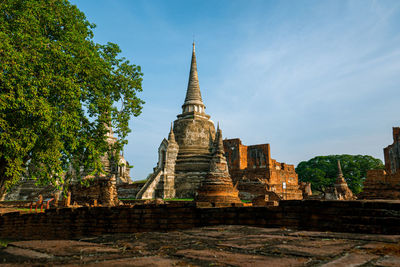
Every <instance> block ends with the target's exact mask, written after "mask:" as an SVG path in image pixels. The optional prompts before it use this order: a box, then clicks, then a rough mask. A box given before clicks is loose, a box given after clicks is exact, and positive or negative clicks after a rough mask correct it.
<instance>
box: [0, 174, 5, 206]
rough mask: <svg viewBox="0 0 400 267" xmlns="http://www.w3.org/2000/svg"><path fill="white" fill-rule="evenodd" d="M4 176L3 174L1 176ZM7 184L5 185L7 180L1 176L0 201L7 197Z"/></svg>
mask: <svg viewBox="0 0 400 267" xmlns="http://www.w3.org/2000/svg"><path fill="white" fill-rule="evenodd" d="M1 177H3V176H1ZM6 193H7V192H6V185H5V180H3V179H2V178H0V201H4V198H5V197H6Z"/></svg>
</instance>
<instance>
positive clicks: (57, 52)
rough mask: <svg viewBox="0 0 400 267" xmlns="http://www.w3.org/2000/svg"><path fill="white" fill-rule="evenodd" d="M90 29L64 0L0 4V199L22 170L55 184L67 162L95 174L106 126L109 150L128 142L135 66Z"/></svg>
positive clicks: (136, 107)
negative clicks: (111, 142)
mask: <svg viewBox="0 0 400 267" xmlns="http://www.w3.org/2000/svg"><path fill="white" fill-rule="evenodd" d="M94 27H95V25H94V24H91V23H89V22H88V21H87V20H86V18H85V15H84V14H83V13H82V12H80V11H79V10H78V9H77V7H76V6H74V5H71V4H70V3H69V2H68V1H67V0H3V1H0V66H1V69H0V198H1V196H2V195H4V191H5V190H6V189H7V188H9V187H11V186H12V185H13V184H15V183H17V182H18V180H19V179H20V177H21V175H22V174H26V175H28V176H29V177H32V178H35V179H37V181H38V183H40V184H46V183H52V184H54V185H55V184H62V183H64V182H66V181H65V178H64V177H65V176H64V174H65V173H66V171H67V170H68V169H69V168H70V167H72V168H73V169H74V170H75V171H76V173H77V177H78V178H80V177H81V175H83V174H98V173H101V172H102V166H101V162H100V160H99V159H100V156H101V155H104V153H105V152H106V151H108V150H109V149H110V148H109V147H108V145H107V144H106V142H105V136H104V135H105V133H106V132H107V129H106V127H105V125H109V124H111V126H113V128H114V130H115V131H114V132H115V133H116V134H117V135H118V141H117V142H116V144H115V147H114V149H116V150H117V151H120V150H121V149H122V147H123V145H125V144H126V143H127V140H126V136H127V134H128V133H129V132H130V129H129V127H128V121H129V119H130V118H131V116H138V115H139V114H140V113H141V108H142V105H143V103H144V102H143V101H142V100H141V99H140V98H138V97H137V96H136V93H137V92H138V91H141V90H142V73H141V69H140V66H136V65H133V64H130V62H129V61H127V60H126V59H124V58H119V57H118V54H119V53H120V52H121V50H120V49H119V47H118V45H116V44H113V43H108V44H106V45H100V44H96V43H95V42H94V41H93V32H92V29H93V28H94Z"/></svg>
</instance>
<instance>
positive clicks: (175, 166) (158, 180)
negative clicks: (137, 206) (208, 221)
mask: <svg viewBox="0 0 400 267" xmlns="http://www.w3.org/2000/svg"><path fill="white" fill-rule="evenodd" d="M205 109H206V107H205V105H204V103H203V100H202V98H201V92H200V86H199V78H198V74H197V64H196V51H195V44H194V43H193V52H192V61H191V64H190V74H189V82H188V87H187V91H186V98H185V102H184V103H183V105H182V113H181V114H179V115H178V116H177V119H176V120H175V121H174V123H173V126H172V127H171V130H170V133H169V136H168V139H164V140H163V141H162V142H161V145H160V146H159V149H158V155H159V158H158V163H157V166H156V167H155V168H154V170H153V173H152V174H150V175H149V176H148V177H147V181H146V184H145V185H144V186H143V188H142V189H141V190H140V191H139V193H138V194H137V196H136V198H139V199H140V198H141V199H144V198H194V197H195V194H196V190H197V189H198V188H199V187H200V185H201V183H202V181H203V180H204V179H205V177H206V176H207V174H208V173H209V171H210V160H211V158H212V147H213V143H214V138H215V127H214V123H213V122H212V121H211V120H210V116H209V115H207V114H206V113H205Z"/></svg>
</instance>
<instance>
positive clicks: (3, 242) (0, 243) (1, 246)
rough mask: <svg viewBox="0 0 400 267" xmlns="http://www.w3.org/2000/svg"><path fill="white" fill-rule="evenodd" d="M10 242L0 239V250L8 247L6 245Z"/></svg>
mask: <svg viewBox="0 0 400 267" xmlns="http://www.w3.org/2000/svg"><path fill="white" fill-rule="evenodd" d="M10 242H11V241H10V240H8V239H0V248H5V247H7V246H8V243H10Z"/></svg>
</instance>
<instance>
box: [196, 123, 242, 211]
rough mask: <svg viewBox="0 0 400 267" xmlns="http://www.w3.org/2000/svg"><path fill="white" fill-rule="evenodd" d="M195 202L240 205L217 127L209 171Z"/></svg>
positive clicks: (219, 130)
mask: <svg viewBox="0 0 400 267" xmlns="http://www.w3.org/2000/svg"><path fill="white" fill-rule="evenodd" d="M195 201H196V202H210V203H242V202H241V200H240V198H239V191H238V190H237V189H236V188H235V187H234V186H233V183H232V179H231V177H230V175H229V171H228V164H227V162H226V158H225V156H224V145H223V141H222V132H221V129H219V125H218V126H217V133H216V136H215V141H214V144H213V149H212V158H211V161H210V170H209V172H208V174H207V176H206V178H205V179H204V181H203V182H202V184H201V186H200V187H199V189H198V190H197V195H196V197H195Z"/></svg>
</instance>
